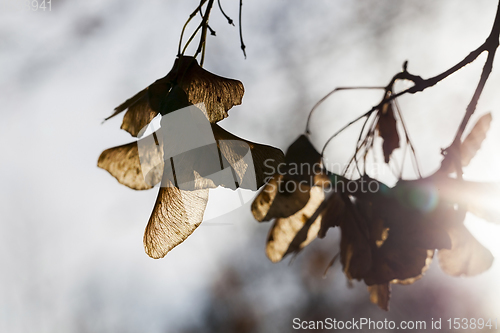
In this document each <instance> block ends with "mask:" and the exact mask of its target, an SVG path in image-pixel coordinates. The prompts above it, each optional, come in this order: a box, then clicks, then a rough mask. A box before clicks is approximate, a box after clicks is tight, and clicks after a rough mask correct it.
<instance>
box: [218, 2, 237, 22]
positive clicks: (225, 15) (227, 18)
mask: <svg viewBox="0 0 500 333" xmlns="http://www.w3.org/2000/svg"><path fill="white" fill-rule="evenodd" d="M217 3H218V4H219V9H220V12H221V13H222V15H224V17H225V18H226V20H227V23H229V24H231V25H232V26H233V27H234V23H233V20H232V19H231V18H230V17H229V16H228V15H227V14H226V13H225V12H224V10H223V9H222V5H221V4H220V0H217Z"/></svg>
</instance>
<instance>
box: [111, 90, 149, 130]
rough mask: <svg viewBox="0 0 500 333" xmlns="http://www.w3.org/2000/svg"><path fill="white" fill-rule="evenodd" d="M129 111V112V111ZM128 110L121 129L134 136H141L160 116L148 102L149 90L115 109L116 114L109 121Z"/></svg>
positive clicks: (139, 93)
mask: <svg viewBox="0 0 500 333" xmlns="http://www.w3.org/2000/svg"><path fill="white" fill-rule="evenodd" d="M127 109H128V110H127ZM124 110H127V112H126V113H125V115H124V116H123V122H122V126H121V129H123V130H125V131H127V132H129V133H130V134H131V135H132V136H134V137H137V136H140V134H142V133H141V130H142V129H144V128H146V126H147V125H148V124H149V123H150V122H151V120H153V118H154V117H156V116H157V115H158V112H156V111H154V110H152V109H151V107H150V106H149V101H148V88H146V89H144V90H142V91H140V92H138V93H137V94H135V95H134V96H133V97H131V98H129V99H128V100H126V101H125V102H123V103H122V104H120V105H119V106H117V107H116V108H115V112H114V113H113V114H112V115H111V116H109V117H108V118H106V119H105V120H108V119H110V118H112V117H114V116H116V115H117V114H119V113H121V112H122V111H124Z"/></svg>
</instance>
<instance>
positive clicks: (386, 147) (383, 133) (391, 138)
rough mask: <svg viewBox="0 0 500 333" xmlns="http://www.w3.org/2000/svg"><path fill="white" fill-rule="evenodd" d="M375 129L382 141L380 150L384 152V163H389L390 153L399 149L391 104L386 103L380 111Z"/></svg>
mask: <svg viewBox="0 0 500 333" xmlns="http://www.w3.org/2000/svg"><path fill="white" fill-rule="evenodd" d="M377 129H378V133H379V135H380V137H381V138H382V140H384V142H383V144H382V150H383V152H384V160H385V163H389V159H390V158H391V154H392V152H393V151H394V150H395V149H397V148H399V134H398V128H397V123H396V118H395V117H394V110H393V108H392V102H389V103H386V104H384V105H383V106H382V109H381V110H380V117H379V119H378V123H377Z"/></svg>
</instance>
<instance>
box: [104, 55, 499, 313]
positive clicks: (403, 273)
mask: <svg viewBox="0 0 500 333" xmlns="http://www.w3.org/2000/svg"><path fill="white" fill-rule="evenodd" d="M243 93H244V89H243V85H242V83H241V82H239V81H237V80H232V79H227V78H223V77H220V76H217V75H214V74H212V73H210V72H208V71H206V70H204V69H203V68H201V67H200V66H199V65H198V63H197V61H196V60H195V59H194V58H193V57H187V56H180V57H179V58H178V59H177V60H176V61H175V64H174V66H173V68H172V70H171V71H170V72H169V73H168V75H167V76H165V77H164V78H162V79H159V80H157V81H156V82H154V83H153V84H151V85H150V86H149V87H147V88H146V89H144V90H142V91H141V92H139V93H138V94H136V95H135V96H133V97H132V98H130V99H129V100H127V101H126V102H124V103H123V104H122V105H120V106H118V107H117V108H116V110H115V113H114V114H113V115H112V116H111V117H113V116H115V115H117V114H119V113H120V112H122V111H124V110H127V112H126V113H125V116H124V118H123V124H122V127H121V128H122V129H124V130H126V131H128V132H129V133H130V134H131V135H132V136H134V137H141V136H142V132H143V129H144V128H145V127H146V126H147V125H148V124H149V123H150V122H151V121H152V119H153V118H154V117H156V116H157V115H158V114H161V115H163V116H164V115H167V114H169V113H172V112H174V111H177V110H179V109H182V108H185V107H188V106H196V105H200V103H202V104H203V105H204V107H203V110H202V111H203V113H204V115H205V116H206V118H207V119H208V121H209V122H210V126H211V127H212V131H213V134H214V138H215V140H216V142H217V147H218V149H219V155H220V158H221V165H222V164H224V165H228V166H229V167H230V168H231V170H232V172H233V174H235V175H236V177H237V178H238V179H237V180H238V181H237V183H236V186H235V185H234V184H222V183H217V182H215V181H213V180H212V179H211V178H210V175H206V174H204V173H203V172H202V171H201V169H202V168H203V167H202V166H203V163H204V160H203V158H204V156H203V154H196V155H191V157H190V159H189V160H188V162H187V164H185V165H187V168H185V170H183V172H187V173H191V174H192V176H193V177H194V179H195V180H196V182H195V183H194V186H193V187H192V188H189V189H183V188H179V187H178V186H176V184H174V183H173V182H172V181H171V179H170V178H168V179H167V177H165V174H164V170H166V169H167V168H166V167H165V166H164V163H163V161H160V162H159V163H157V164H156V165H155V166H154V167H152V168H151V170H152V171H151V172H150V173H149V174H148V175H144V174H143V166H144V161H142V165H141V160H140V157H139V151H138V145H139V144H140V142H141V140H149V142H155V143H156V145H152V147H151V149H157V147H161V148H160V149H165V147H167V146H171V145H176V144H177V142H176V141H175V140H174V141H170V142H158V138H157V136H156V135H155V133H153V134H151V135H150V136H148V137H141V138H140V139H139V141H135V142H132V143H129V144H126V145H123V146H119V147H115V148H110V149H108V150H105V151H104V152H103V153H102V154H101V156H100V157H99V162H98V165H99V167H101V168H103V169H105V170H107V171H109V172H110V173H111V175H113V176H114V177H115V178H116V179H117V180H118V181H119V182H120V183H122V184H124V185H126V186H128V187H130V188H132V189H135V190H146V189H150V188H152V187H153V186H154V185H156V184H158V183H160V182H161V184H162V186H161V187H160V189H159V193H158V198H157V200H156V203H155V206H154V208H153V212H152V214H151V217H150V219H149V222H148V225H147V227H146V232H145V235H144V246H145V249H146V252H147V254H148V255H149V256H151V257H153V258H161V257H164V256H165V255H166V254H167V252H169V251H170V250H171V249H172V248H173V247H175V246H176V245H178V244H180V243H181V242H183V241H184V240H185V239H186V238H187V237H188V236H189V235H190V234H191V233H192V232H193V231H194V230H195V229H196V228H197V227H198V226H199V225H200V223H201V222H202V220H203V214H204V211H205V207H206V204H207V201H208V193H209V189H210V188H214V187H217V186H224V187H229V188H232V189H235V188H236V187H243V188H248V187H245V185H244V184H245V181H244V179H245V177H246V176H248V174H251V175H252V177H255V180H256V186H257V188H259V187H261V186H263V185H264V187H263V188H262V189H261V191H260V192H259V194H258V195H257V197H256V199H255V201H254V202H253V205H252V212H253V214H254V216H255V218H256V219H257V220H258V221H268V220H271V219H274V224H273V226H272V228H271V230H270V233H269V237H268V241H267V249H266V253H267V255H268V257H269V258H270V259H271V260H272V261H273V262H277V261H280V260H281V259H283V257H284V256H286V255H287V254H290V253H298V252H299V251H300V250H302V249H303V248H304V247H305V246H306V245H308V244H309V243H310V242H311V241H312V240H314V239H315V238H316V237H320V238H322V237H324V236H325V234H326V232H327V230H328V229H329V228H331V227H339V228H340V229H341V235H342V236H341V242H340V251H339V253H338V254H337V255H336V256H335V257H334V259H333V260H332V264H333V261H334V260H335V258H337V257H339V258H340V262H341V264H342V266H343V270H344V272H345V274H346V276H347V277H348V278H349V279H356V280H363V281H364V282H365V283H366V284H367V285H368V289H369V291H370V298H371V300H372V301H373V302H374V303H376V304H378V305H379V306H380V307H382V308H384V309H388V306H389V296H390V285H391V284H395V283H399V284H410V283H413V282H414V281H416V280H417V279H419V278H420V277H421V276H422V274H423V273H424V272H425V270H426V269H427V268H428V266H429V264H430V262H431V260H432V258H433V256H434V254H435V251H436V250H438V252H437V256H438V258H439V262H440V265H441V267H442V269H443V270H444V271H445V272H446V273H448V274H450V275H474V274H478V273H481V272H483V271H485V270H487V269H488V268H489V267H490V266H491V264H492V260H493V257H492V255H491V253H490V252H489V251H488V250H487V249H486V248H484V247H483V246H482V245H481V244H480V243H479V242H478V241H477V240H476V239H475V238H474V237H473V236H472V235H471V234H470V233H469V231H468V230H467V229H466V228H465V226H464V223H463V222H464V218H465V214H466V212H467V211H469V212H471V213H473V214H476V215H478V216H480V217H483V218H485V219H488V220H495V219H496V215H495V214H494V212H492V210H491V209H490V208H491V207H490V206H489V205H488V203H490V202H491V195H492V194H498V190H497V189H496V186H494V185H492V184H483V183H476V182H469V181H464V180H461V179H459V178H458V177H457V178H454V177H452V174H453V173H456V172H457V169H456V163H460V164H461V167H465V166H467V165H468V164H469V162H470V160H471V159H472V158H473V157H474V155H475V154H476V152H477V151H478V149H479V148H480V145H481V142H482V141H483V139H484V138H485V135H486V131H487V130H488V128H489V124H490V121H491V116H490V115H489V114H488V115H486V116H484V117H483V118H481V119H480V120H479V122H478V123H477V124H476V126H475V127H474V128H473V129H472V131H471V133H470V134H469V135H468V137H467V138H466V139H465V140H464V141H463V142H462V144H461V147H460V152H461V153H460V154H458V155H457V156H454V157H451V158H448V159H447V161H448V162H449V161H452V163H443V165H442V167H441V168H440V169H439V170H438V171H437V172H436V173H434V174H433V175H431V176H429V177H427V178H420V179H417V180H411V181H405V180H400V181H399V182H398V183H397V185H396V186H395V187H393V188H389V187H388V186H386V185H384V184H383V183H381V182H379V181H377V180H375V179H371V178H370V177H368V176H367V175H362V176H361V177H360V178H358V179H348V178H346V177H344V176H340V175H336V174H333V173H330V172H329V171H327V170H325V169H324V168H323V167H322V164H321V160H322V156H321V154H320V153H318V152H317V151H316V150H315V148H314V147H313V145H312V144H311V143H310V141H309V139H308V138H307V136H305V135H302V136H300V137H299V138H298V139H297V140H296V141H295V142H294V143H293V144H292V145H291V146H290V147H289V149H288V151H287V153H286V156H283V153H282V151H281V150H279V149H277V148H274V147H270V146H266V145H261V144H257V143H253V142H249V141H246V140H243V139H241V138H239V137H237V136H234V135H233V134H231V133H229V132H227V131H225V130H224V129H222V128H221V127H220V126H218V125H217V124H216V123H217V122H218V121H220V120H222V119H224V118H225V117H227V116H228V113H227V112H228V110H229V109H230V108H232V107H233V106H235V105H239V104H241V100H242V97H243ZM375 114H376V117H375V119H376V120H375V122H374V123H373V129H372V130H370V131H369V135H368V136H367V138H365V141H363V142H362V144H361V145H360V146H359V147H363V145H364V146H365V147H367V148H369V149H370V148H373V136H375V135H378V136H380V137H381V138H382V139H383V146H382V149H383V153H384V157H385V162H388V161H389V159H390V157H391V154H392V152H393V150H394V149H397V148H398V147H399V141H400V136H399V134H398V130H397V126H396V123H397V121H396V118H395V116H394V112H393V109H392V102H388V103H386V104H383V105H382V106H381V107H380V108H379V109H378V110H376V113H375ZM111 117H110V118H111ZM151 136H152V137H153V138H154V140H153V139H152V138H151ZM148 138H149V139H148ZM181 139H182V138H179V140H181ZM223 140H230V141H231V142H234V143H235V145H233V146H229V147H227V146H225V148H224V149H223V148H222V145H220V144H219V143H220V142H222V141H223ZM238 142H241V143H242V144H244V145H245V146H247V147H249V149H250V152H251V156H252V158H253V166H251V167H252V170H249V169H250V168H249V165H248V164H245V163H242V162H241V161H242V155H243V154H244V152H242V151H241V149H239V147H238ZM146 146H147V145H146ZM356 153H357V152H356ZM283 163H284V165H286V168H284V169H283V168H280V170H281V172H280V173H276V174H275V175H274V176H272V177H268V178H267V179H266V177H265V176H266V174H268V173H266V168H265V167H267V168H269V167H272V168H273V170H276V169H277V166H278V165H283ZM297 165H301V166H304V165H306V166H309V167H308V168H306V170H308V171H307V172H301V173H297V172H295V171H294V172H291V170H292V168H294V167H295V166H297ZM302 169H304V168H302ZM363 182H365V183H366V182H371V183H372V184H376V188H377V190H376V191H366V190H358V189H362V188H363V186H361V185H362V184H361V183H363ZM290 184H292V185H293V186H289V185H290ZM325 185H330V186H325ZM349 185H355V186H349ZM358 185H359V186H358ZM325 188H335V189H336V190H334V191H331V190H330V191H326V192H325V190H324V189H325ZM251 189H256V188H251ZM290 189H294V190H290ZM352 189H356V190H352ZM493 191H495V193H492V192H493Z"/></svg>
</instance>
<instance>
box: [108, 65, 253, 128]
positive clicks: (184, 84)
mask: <svg viewBox="0 0 500 333" xmlns="http://www.w3.org/2000/svg"><path fill="white" fill-rule="evenodd" d="M244 92H245V90H244V88H243V84H242V83H241V82H240V81H238V80H233V79H228V78H224V77H221V76H218V75H215V74H212V73H210V72H209V71H207V70H205V69H203V68H201V67H200V66H199V65H198V62H197V61H196V59H195V58H193V57H188V56H181V57H179V58H177V59H176V60H175V62H174V66H173V67H172V69H171V70H170V72H169V73H168V74H167V75H166V76H165V77H163V78H161V79H158V80H156V81H155V82H154V83H153V84H151V85H150V86H149V87H147V88H146V89H144V90H142V91H140V92H138V93H137V94H135V95H134V96H133V97H131V98H129V99H128V100H126V101H125V102H124V103H122V104H121V105H119V106H118V107H116V108H115V111H114V113H113V114H112V115H111V116H109V117H108V118H106V120H108V119H110V118H112V117H114V116H116V115H117V114H119V113H121V112H122V111H124V110H127V109H128V111H127V112H126V113H125V116H124V117H123V123H122V126H121V128H122V129H124V130H126V131H127V132H129V133H130V134H131V135H132V136H135V137H137V136H139V135H140V134H141V130H143V129H144V128H145V127H146V126H147V125H148V124H149V123H150V122H151V120H152V119H153V118H154V117H156V115H157V114H158V113H161V114H163V115H165V114H167V113H170V112H172V111H176V110H178V109H181V108H183V107H186V106H188V105H196V104H199V103H203V105H204V107H200V109H201V110H202V111H203V113H205V115H206V117H207V118H208V120H209V121H210V122H211V123H216V122H218V121H221V120H222V119H224V118H226V117H227V116H228V113H227V111H228V110H229V109H231V108H232V107H233V106H235V105H239V104H241V100H242V98H243V94H244Z"/></svg>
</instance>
